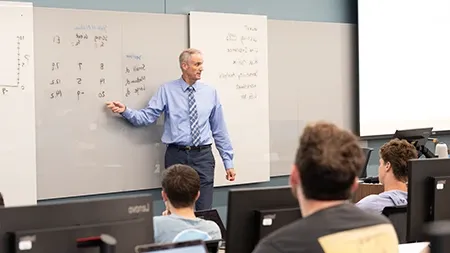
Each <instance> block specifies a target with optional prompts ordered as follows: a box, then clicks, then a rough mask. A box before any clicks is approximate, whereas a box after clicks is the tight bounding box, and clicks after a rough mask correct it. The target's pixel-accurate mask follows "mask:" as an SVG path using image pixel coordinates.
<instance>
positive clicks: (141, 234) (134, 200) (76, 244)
mask: <svg viewBox="0 0 450 253" xmlns="http://www.w3.org/2000/svg"><path fill="white" fill-rule="evenodd" d="M108 238H109V239H108ZM153 242H154V239H153V208H152V197H151V195H150V194H140V195H134V196H126V197H113V198H111V197H109V198H102V199H95V200H75V201H70V202H66V203H57V204H39V205H33V206H19V207H7V208H0V253H19V252H27V253H57V252H58V253H60V252H77V249H78V248H80V247H87V246H92V247H95V249H94V248H93V249H91V250H90V249H83V251H81V252H100V251H99V249H107V247H104V246H105V245H106V246H113V248H114V249H115V251H116V252H133V250H134V249H135V247H136V246H137V245H142V244H149V243H153Z"/></svg>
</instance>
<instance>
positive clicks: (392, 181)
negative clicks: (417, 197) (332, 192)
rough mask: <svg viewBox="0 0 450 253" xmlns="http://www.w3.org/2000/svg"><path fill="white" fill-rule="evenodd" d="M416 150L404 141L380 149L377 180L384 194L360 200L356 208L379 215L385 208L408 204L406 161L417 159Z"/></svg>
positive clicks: (391, 142)
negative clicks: (382, 187)
mask: <svg viewBox="0 0 450 253" xmlns="http://www.w3.org/2000/svg"><path fill="white" fill-rule="evenodd" d="M417 155H418V154H417V150H416V148H415V147H414V146H413V145H412V144H410V143H409V142H407V141H406V140H399V139H394V140H391V141H389V142H387V143H385V144H384V145H383V146H382V147H381V148H380V160H379V163H380V165H379V167H378V178H379V179H380V183H382V184H383V186H384V192H382V193H380V194H377V195H375V194H372V195H369V196H366V197H365V198H363V199H361V200H360V201H359V202H358V203H356V206H357V207H359V208H361V209H363V210H366V211H369V212H373V213H378V214H381V213H382V211H383V209H384V208H385V207H387V206H400V205H407V204H408V185H407V181H408V160H410V159H415V158H417Z"/></svg>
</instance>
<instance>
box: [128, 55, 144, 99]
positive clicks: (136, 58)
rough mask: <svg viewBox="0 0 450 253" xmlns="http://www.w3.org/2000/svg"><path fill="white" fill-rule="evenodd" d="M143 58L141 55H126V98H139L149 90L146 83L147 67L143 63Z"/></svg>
mask: <svg viewBox="0 0 450 253" xmlns="http://www.w3.org/2000/svg"><path fill="white" fill-rule="evenodd" d="M142 60H143V57H142V55H139V54H126V55H125V56H124V62H125V69H124V78H125V80H124V84H123V85H124V89H123V90H124V93H125V94H124V95H125V97H127V98H128V97H130V96H139V95H140V94H142V93H143V92H145V91H146V90H147V88H146V86H145V83H146V79H147V76H146V74H147V69H148V68H147V66H146V64H145V63H143V62H142Z"/></svg>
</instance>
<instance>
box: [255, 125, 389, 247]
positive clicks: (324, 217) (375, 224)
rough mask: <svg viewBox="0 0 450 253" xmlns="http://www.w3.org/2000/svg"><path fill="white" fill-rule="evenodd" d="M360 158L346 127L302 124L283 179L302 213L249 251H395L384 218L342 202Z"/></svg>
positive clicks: (354, 178)
mask: <svg viewBox="0 0 450 253" xmlns="http://www.w3.org/2000/svg"><path fill="white" fill-rule="evenodd" d="M363 164H364V154H363V151H362V149H361V148H360V146H359V143H358V139H357V138H356V136H354V135H353V134H352V133H350V132H348V131H345V130H341V129H339V128H338V127H336V126H335V125H333V124H329V123H325V122H319V123H316V124H311V125H308V126H307V127H306V128H305V129H304V131H303V134H302V136H301V138H300V145H299V148H298V150H297V155H296V158H295V164H294V166H293V168H292V171H291V175H290V179H289V181H290V185H291V187H292V192H293V194H294V196H295V197H296V198H297V199H298V201H299V205H300V209H301V212H302V216H303V218H302V219H299V220H298V221H295V222H293V223H291V224H289V225H287V226H285V227H283V228H281V229H279V230H277V231H275V232H274V233H272V234H270V235H269V236H267V237H266V238H264V239H262V240H261V241H260V242H259V244H258V245H257V246H256V248H255V249H254V251H253V252H255V253H269V252H270V253H280V252H283V253H285V252H286V253H288V252H296V253H301V252H308V253H316V252H317V253H318V252H320V253H335V252H336V253H337V252H380V253H381V252H386V253H390V252H398V239H397V234H396V232H395V230H394V228H393V226H392V224H391V223H390V222H389V220H388V219H387V218H386V217H383V216H382V215H373V214H369V213H367V212H365V211H363V210H361V209H359V208H357V207H355V205H353V204H351V203H349V202H348V199H349V198H350V196H351V194H352V192H354V191H355V189H356V188H357V186H358V175H359V173H360V170H361V168H362V167H363Z"/></svg>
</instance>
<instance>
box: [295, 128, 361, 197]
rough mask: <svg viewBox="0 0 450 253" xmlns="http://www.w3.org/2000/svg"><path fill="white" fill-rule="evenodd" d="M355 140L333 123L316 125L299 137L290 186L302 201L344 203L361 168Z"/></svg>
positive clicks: (352, 135) (355, 186)
mask: <svg viewBox="0 0 450 253" xmlns="http://www.w3.org/2000/svg"><path fill="white" fill-rule="evenodd" d="M364 161H365V158H364V153H363V151H362V148H361V147H360V145H359V141H358V138H357V137H356V136H355V135H354V134H352V133H351V132H349V131H346V130H343V129H340V128H338V127H337V126H335V125H334V124H331V123H327V122H317V123H314V124H310V125H308V126H306V127H305V129H304V130H303V134H302V136H301V137H300V146H299V148H298V150H297V154H296V158H295V164H294V166H293V169H292V173H291V177H290V184H291V186H292V188H293V190H294V194H295V195H296V196H297V197H298V198H299V200H300V202H302V200H317V201H338V200H348V199H349V198H350V197H351V194H352V193H353V192H354V191H355V190H356V188H357V186H358V175H359V174H360V171H361V169H362V168H363V166H364Z"/></svg>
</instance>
